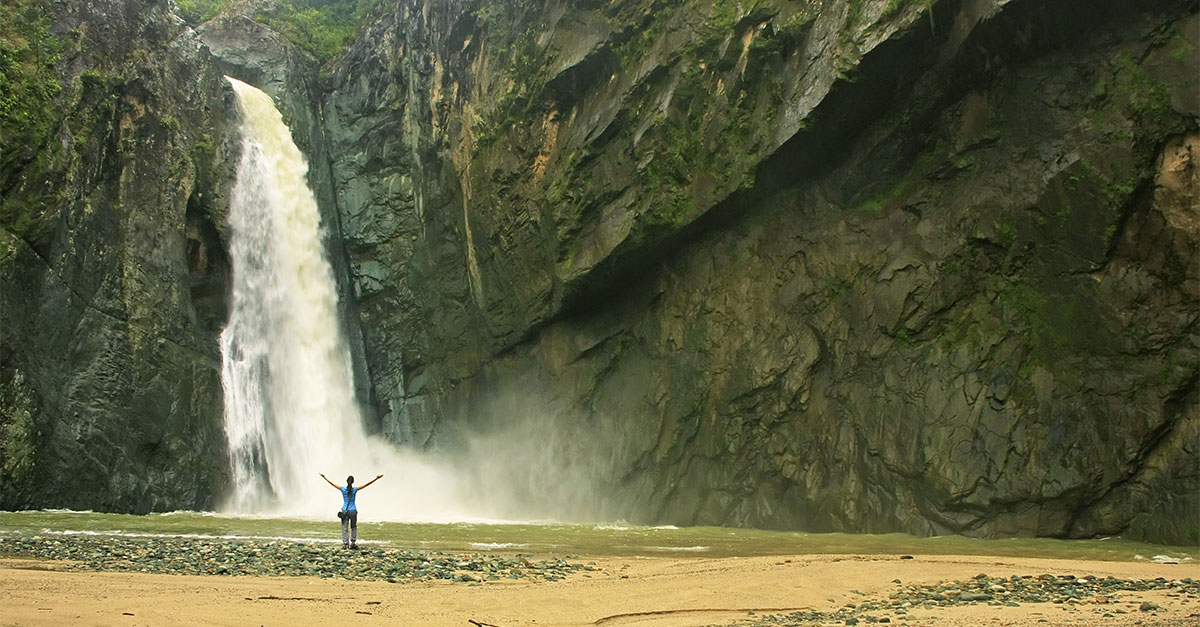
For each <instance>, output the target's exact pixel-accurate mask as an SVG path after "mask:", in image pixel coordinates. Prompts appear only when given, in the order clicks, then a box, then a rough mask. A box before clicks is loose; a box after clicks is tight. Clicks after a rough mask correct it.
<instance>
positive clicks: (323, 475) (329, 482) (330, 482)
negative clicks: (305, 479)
mask: <svg viewBox="0 0 1200 627" xmlns="http://www.w3.org/2000/svg"><path fill="white" fill-rule="evenodd" d="M379 476H381V477H382V476H383V475H379ZM321 478H322V479H324V480H325V483H328V484H329V485H331V486H333V487H335V488H337V489H339V490H341V489H342V486H340V485H338V484H336V483H334V482H332V481H330V480H329V477H326V476H325V474H324V473H322V474H321Z"/></svg>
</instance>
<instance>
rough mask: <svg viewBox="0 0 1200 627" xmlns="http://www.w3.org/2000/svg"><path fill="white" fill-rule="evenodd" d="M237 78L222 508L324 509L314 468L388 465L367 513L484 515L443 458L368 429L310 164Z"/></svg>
mask: <svg viewBox="0 0 1200 627" xmlns="http://www.w3.org/2000/svg"><path fill="white" fill-rule="evenodd" d="M229 81H230V83H231V84H232V85H233V89H234V91H235V92H236V94H237V99H238V104H239V106H240V108H241V112H242V117H243V122H242V158H241V162H240V163H239V165H238V169H237V180H236V182H235V184H234V188H233V192H232V196H231V199H230V215H229V222H230V249H231V256H232V259H233V296H232V304H231V312H230V317H229V322H228V325H227V326H226V327H225V330H224V331H223V332H222V333H221V355H222V371H221V378H222V386H223V387H224V390H225V428H226V433H227V436H228V438H229V450H230V457H231V461H232V466H233V468H232V471H233V492H232V495H231V497H230V499H229V501H228V503H227V508H228V509H231V510H233V511H234V512H237V513H243V514H259V513H261V514H273V515H300V516H321V517H329V516H330V515H331V512H332V511H333V510H334V509H336V506H337V505H340V495H338V494H337V492H335V491H334V490H333V489H332V488H330V486H329V485H328V484H326V483H325V482H324V481H323V480H322V479H321V478H320V477H319V476H318V474H319V473H322V472H323V473H325V474H326V475H328V476H329V477H330V479H332V480H333V481H334V482H336V483H338V484H342V483H344V481H345V477H346V475H347V474H354V475H356V483H357V484H358V485H362V484H363V483H366V482H367V481H368V480H370V478H372V477H374V476H375V475H376V474H384V475H385V477H384V479H383V480H381V482H380V483H379V484H377V485H376V486H372V490H371V492H370V493H367V492H364V495H363V497H362V502H364V503H365V505H364V508H365V509H367V510H368V511H369V512H370V514H371V517H372V518H376V519H388V520H420V521H447V520H470V519H478V518H480V516H479V514H478V513H476V512H470V511H467V508H464V507H462V506H461V505H460V500H461V499H460V498H458V497H457V495H456V486H457V485H458V482H456V481H455V480H454V477H453V473H452V472H450V471H449V469H448V467H447V466H445V465H439V464H436V463H435V462H433V461H431V460H430V459H427V458H420V457H418V456H417V455H416V454H415V453H412V452H408V451H404V450H400V449H397V448H395V447H392V446H391V445H389V444H387V443H386V442H383V441H381V440H379V439H376V438H372V437H368V436H367V435H366V434H365V433H364V431H363V428H362V422H361V419H360V416H359V414H358V409H357V406H356V404H355V401H354V386H353V382H352V372H351V364H350V356H349V351H348V350H347V348H346V343H345V341H344V339H343V337H342V334H341V331H340V326H339V324H338V321H337V293H336V291H335V289H334V279H333V272H332V270H331V268H330V265H329V262H328V260H327V258H326V256H325V252H324V249H323V247H322V244H321V230H320V215H319V213H318V211H317V202H316V198H315V197H314V196H313V193H312V191H311V190H310V189H309V188H308V185H307V182H306V174H307V171H308V165H307V163H306V162H305V159H304V156H303V155H302V154H301V153H300V150H299V149H298V148H297V147H296V145H295V144H294V143H293V142H292V138H291V133H290V131H289V129H288V127H287V126H286V125H285V124H284V123H283V119H282V116H281V115H280V113H279V111H278V110H276V108H275V105H274V103H273V102H272V101H271V98H270V96H268V95H266V94H265V93H263V92H262V91H260V90H258V89H256V88H254V87H252V86H250V85H247V84H246V83H243V82H241V81H238V80H236V79H233V78H230V79H229Z"/></svg>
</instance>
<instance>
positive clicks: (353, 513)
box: [321, 473, 383, 549]
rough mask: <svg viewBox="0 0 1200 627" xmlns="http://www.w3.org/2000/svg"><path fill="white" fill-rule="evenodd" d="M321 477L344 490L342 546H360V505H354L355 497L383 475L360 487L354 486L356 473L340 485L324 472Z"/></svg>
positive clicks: (353, 547)
mask: <svg viewBox="0 0 1200 627" xmlns="http://www.w3.org/2000/svg"><path fill="white" fill-rule="evenodd" d="M321 478H322V479H324V480H325V483H328V484H329V485H331V486H333V487H335V488H337V489H338V490H341V491H342V514H343V515H342V546H343V547H345V548H347V549H357V548H358V507H357V506H355V505H354V497H355V495H357V494H358V491H359V490H361V489H363V488H365V487H367V486H369V485H371V484H372V483H375V482H376V481H379V480H380V479H382V478H383V475H377V476H376V477H375V478H374V479H372V480H370V481H368V482H366V483H364V484H362V485H361V486H359V487H357V488H356V487H354V475H350V476H349V477H346V485H345V486H340V485H338V484H336V483H334V482H332V481H330V480H329V477H326V476H325V475H324V474H323V473H322V474H321Z"/></svg>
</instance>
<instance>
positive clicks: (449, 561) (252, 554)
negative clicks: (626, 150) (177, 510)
mask: <svg viewBox="0 0 1200 627" xmlns="http://www.w3.org/2000/svg"><path fill="white" fill-rule="evenodd" d="M0 557H31V558H37V559H44V560H63V561H64V565H63V568H64V569H68V570H93V571H119V572H144V573H159V574H180V575H259V576H303V577H337V578H343V579H351V580H366V581H387V582H391V583H409V582H415V581H434V580H445V581H453V582H463V583H478V582H482V581H497V580H500V579H528V580H534V581H558V580H560V579H562V578H564V577H566V576H567V575H569V574H571V573H574V572H577V571H583V570H589V569H590V567H589V566H587V565H584V564H581V563H577V562H571V561H567V560H566V559H562V558H556V559H545V560H534V559H531V558H529V557H526V556H522V555H516V556H502V555H492V554H486V553H482V554H481V553H472V554H451V553H438V552H428V551H407V550H396V549H386V548H373V547H370V548H369V547H368V546H362V545H360V547H359V548H358V549H356V550H353V549H343V548H342V547H341V545H339V544H331V543H306V542H294V541H285V540H278V541H253V540H208V539H195V538H153V539H147V538H121V537H112V536H70V537H65V536H33V537H2V536H0Z"/></svg>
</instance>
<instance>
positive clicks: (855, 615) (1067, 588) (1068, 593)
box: [752, 573, 1200, 626]
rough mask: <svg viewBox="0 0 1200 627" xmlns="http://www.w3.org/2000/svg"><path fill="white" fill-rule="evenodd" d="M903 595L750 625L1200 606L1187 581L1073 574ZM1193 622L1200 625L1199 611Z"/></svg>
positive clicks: (906, 589)
mask: <svg viewBox="0 0 1200 627" xmlns="http://www.w3.org/2000/svg"><path fill="white" fill-rule="evenodd" d="M894 583H896V584H897V585H898V586H899V589H898V590H896V591H895V592H892V593H891V594H890V595H889V597H888V599H887V600H865V601H863V602H862V603H857V604H856V603H847V604H846V605H845V606H843V607H841V608H839V609H837V610H836V611H833V612H820V611H815V610H810V611H802V612H792V613H789V614H771V615H767V616H762V617H758V618H756V619H755V622H753V623H752V624H753V625H755V626H765V625H799V624H809V623H834V624H839V625H862V624H868V623H894V622H897V621H906V620H909V616H908V615H909V613H910V612H912V611H916V610H936V609H937V608H944V607H951V606H957V605H973V604H978V603H986V604H988V605H994V606H1009V607H1020V606H1021V605H1022V604H1027V603H1050V604H1057V605H1062V606H1082V605H1091V606H1094V607H1095V608H1104V609H1105V610H1106V611H1104V612H1102V614H1103V616H1105V617H1114V616H1116V615H1117V614H1128V613H1131V612H1136V613H1156V612H1163V611H1166V610H1165V608H1162V607H1160V606H1158V605H1156V604H1154V603H1151V602H1148V601H1140V600H1138V601H1128V600H1126V599H1124V598H1123V597H1124V596H1125V595H1124V594H1123V593H1130V592H1134V593H1136V592H1146V591H1150V590H1166V591H1167V594H1168V595H1169V596H1178V597H1183V598H1185V599H1186V600H1188V601H1191V602H1195V601H1198V600H1200V581H1196V580H1193V579H1192V578H1190V577H1189V578H1186V579H1174V580H1171V579H1165V578H1163V577H1159V578H1156V579H1118V578H1116V577H1096V576H1094V575H1086V576H1076V575H1072V574H1061V575H1053V574H1042V575H1012V576H1010V577H989V576H988V575H986V574H982V573H981V574H979V575H976V576H975V577H974V578H972V579H970V580H967V581H945V582H940V583H937V584H934V585H904V584H903V583H902V582H901V581H900V580H896V581H895V582H894ZM1189 618H1192V619H1197V620H1200V606H1198V607H1197V608H1196V611H1195V612H1193V613H1192V614H1191V616H1190V617H1189Z"/></svg>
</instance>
